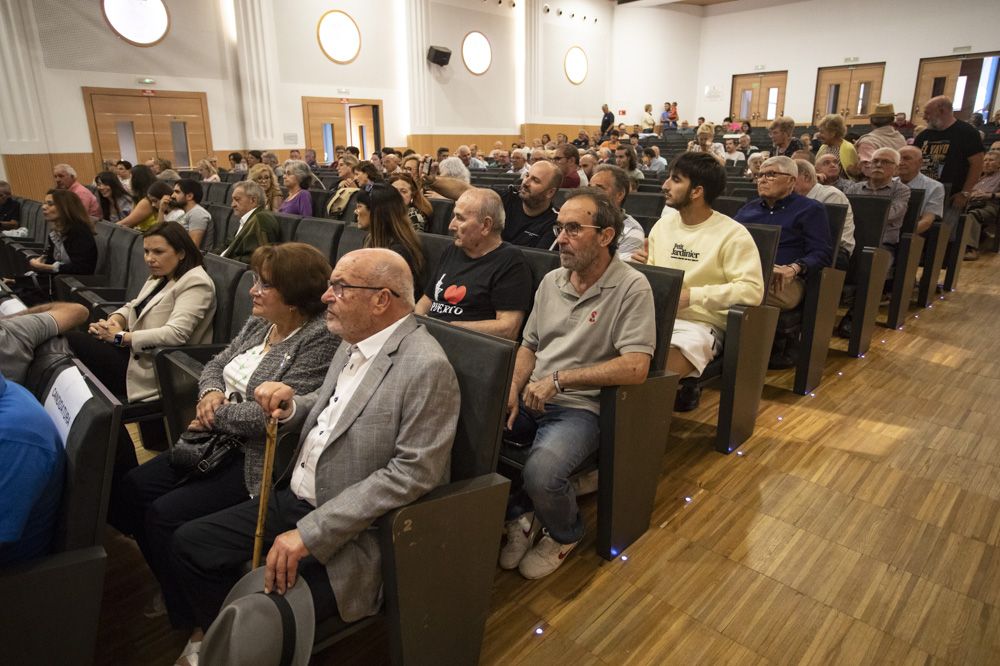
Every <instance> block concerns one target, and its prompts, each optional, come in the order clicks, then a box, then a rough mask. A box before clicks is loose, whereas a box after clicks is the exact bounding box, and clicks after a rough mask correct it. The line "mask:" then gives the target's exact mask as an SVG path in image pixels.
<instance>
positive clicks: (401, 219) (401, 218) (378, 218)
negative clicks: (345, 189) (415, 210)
mask: <svg viewBox="0 0 1000 666" xmlns="http://www.w3.org/2000/svg"><path fill="white" fill-rule="evenodd" d="M358 203H359V204H364V205H365V206H366V207H367V208H368V211H369V215H370V219H371V222H370V223H369V225H368V247H383V248H389V247H390V246H391V245H393V244H394V243H399V244H400V245H402V246H403V247H404V248H406V251H407V252H409V253H410V256H411V257H413V267H412V268H413V272H414V273H415V274H418V273H422V272H423V270H424V253H423V250H422V249H421V247H420V241H419V240H417V234H416V232H415V231H413V226H412V225H410V218H409V217H408V216H407V214H406V205H405V204H403V195H402V194H400V193H399V191H398V190H397V189H396V188H395V187H393V186H391V185H386V184H384V183H372V186H371V187H365V188H362V189H361V190H360V191H359V192H358Z"/></svg>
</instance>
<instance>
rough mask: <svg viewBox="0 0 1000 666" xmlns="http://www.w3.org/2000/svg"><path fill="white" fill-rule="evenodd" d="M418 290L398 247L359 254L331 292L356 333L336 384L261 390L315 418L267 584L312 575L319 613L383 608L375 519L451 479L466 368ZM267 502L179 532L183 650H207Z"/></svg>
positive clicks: (267, 538)
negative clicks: (455, 362) (434, 332)
mask: <svg viewBox="0 0 1000 666" xmlns="http://www.w3.org/2000/svg"><path fill="white" fill-rule="evenodd" d="M412 293H413V281H412V279H411V278H410V275H409V272H408V270H407V266H406V263H405V262H404V261H403V260H402V259H401V258H400V257H399V256H398V255H396V254H394V253H392V252H387V251H385V250H376V249H369V250H359V251H356V252H351V253H349V254H347V255H345V256H344V257H343V258H341V260H340V261H339V262H338V264H337V267H336V268H335V269H334V270H333V273H332V275H331V277H330V289H329V290H327V292H326V294H324V296H323V301H324V302H325V303H326V304H327V326H328V328H329V330H330V332H331V333H333V334H335V335H339V336H340V337H341V338H342V339H343V343H342V344H341V345H340V348H339V350H338V352H337V354H336V356H335V357H334V360H333V363H332V364H331V365H330V369H329V372H328V374H327V380H326V381H325V382H324V384H323V386H322V388H320V389H319V390H318V391H314V392H312V393H309V394H303V395H299V394H296V392H295V390H294V389H293V388H292V387H290V386H287V385H286V384H283V383H279V382H265V383H263V384H261V385H260V386H258V387H257V390H256V391H255V392H254V394H255V398H256V399H257V401H258V402H259V403H260V404H261V406H262V407H263V409H264V412H265V413H266V414H268V415H271V416H275V417H278V418H279V420H280V421H281V422H283V423H284V425H283V426H282V427H283V428H284V429H285V430H288V431H290V432H296V431H298V432H301V435H300V439H299V444H298V447H297V449H296V451H295V453H294V462H293V463H292V464H291V465H290V466H289V468H288V469H287V470H286V471H285V473H284V474H283V475H282V481H280V482H279V483H278V484H277V488H276V490H275V491H274V492H273V493H271V496H270V499H269V507H268V521H267V526H266V530H265V534H264V542H265V548H266V549H267V548H269V550H268V551H267V560H266V567H267V569H266V575H265V589H266V590H267V591H268V592H271V591H277V592H278V593H279V594H284V593H285V591H286V590H288V589H289V588H290V587H292V586H293V585H294V584H295V582H296V580H297V578H298V577H302V578H304V579H305V580H306V581H307V582H308V584H309V589H310V593H311V595H312V597H313V608H314V613H315V620H316V622H317V623H320V622H322V621H324V620H326V619H328V618H330V617H333V616H335V615H337V616H339V617H340V619H341V620H343V621H344V622H354V621H357V620H360V619H362V618H364V617H366V616H369V615H374V614H375V613H377V612H378V610H379V608H380V607H381V605H382V576H381V569H380V567H379V561H380V559H381V553H380V547H379V543H378V536H377V533H376V532H374V531H372V530H369V529H368V528H369V527H370V526H371V525H372V524H373V523H374V522H375V521H376V520H377V519H378V518H379V517H381V516H382V515H383V514H385V513H386V512H388V511H391V510H393V509H395V508H398V507H400V506H404V505H406V504H409V503H411V502H413V501H414V500H416V499H418V498H419V497H420V496H422V495H423V494H424V493H426V492H427V491H429V490H431V489H432V488H434V487H435V486H438V485H440V484H442V483H444V482H446V481H447V480H448V469H449V463H450V456H451V445H452V442H453V440H454V437H455V427H456V422H457V418H458V407H459V390H458V382H457V381H456V379H455V373H454V371H453V370H452V368H451V365H450V364H449V362H448V359H447V357H446V356H445V354H444V352H443V350H442V349H441V347H440V346H439V345H438V344H437V342H436V341H435V340H434V339H433V338H432V337H431V336H430V334H428V333H427V331H426V329H424V328H423V327H422V326H420V325H419V324H418V323H417V321H416V320H415V319H414V317H413V316H412V311H413V301H412V299H411V297H410V295H411V294H412ZM390 356H391V358H390ZM365 387H369V388H365ZM372 387H373V388H372ZM257 513H258V502H257V500H249V501H247V502H244V503H242V504H239V505H237V506H235V507H231V508H229V509H225V510H223V511H221V512H217V513H214V514H211V515H210V516H207V517H204V518H200V519H198V520H195V521H192V522H189V523H187V524H185V525H183V526H182V527H181V528H180V529H179V530H178V531H177V533H176V534H175V536H174V539H173V548H172V554H171V559H172V562H171V564H172V568H173V570H174V571H175V572H176V575H177V580H178V589H179V590H180V591H181V592H182V596H183V600H184V603H183V604H179V605H178V609H177V612H176V617H177V619H178V624H182V625H185V626H187V627H190V628H194V632H193V633H192V634H191V639H190V641H189V643H188V645H187V646H186V647H185V650H184V653H183V655H182V659H184V660H187V656H188V655H196V654H197V652H198V649H199V648H200V646H201V642H200V641H201V638H202V636H203V630H205V629H207V628H208V627H209V626H210V625H211V623H212V621H213V620H214V618H215V616H216V615H217V614H218V612H219V610H220V608H221V607H222V604H223V601H224V600H225V598H226V595H227V594H228V592H229V590H230V588H231V587H232V586H233V584H234V583H235V582H236V581H237V580H238V579H239V578H240V576H241V575H242V573H243V568H244V565H245V564H246V561H247V559H248V556H249V554H250V552H251V551H252V549H253V541H254V532H255V525H256V523H257ZM179 663H184V661H179ZM187 663H196V662H191V661H187Z"/></svg>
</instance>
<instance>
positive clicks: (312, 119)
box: [302, 97, 348, 164]
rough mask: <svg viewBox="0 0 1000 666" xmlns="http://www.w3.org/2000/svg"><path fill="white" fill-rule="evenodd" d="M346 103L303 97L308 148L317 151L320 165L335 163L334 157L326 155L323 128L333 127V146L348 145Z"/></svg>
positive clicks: (303, 113)
mask: <svg viewBox="0 0 1000 666" xmlns="http://www.w3.org/2000/svg"><path fill="white" fill-rule="evenodd" d="M344 107H345V105H344V102H342V101H340V100H337V99H329V98H324V97H303V98H302V115H303V123H304V126H305V131H306V148H312V149H313V150H315V151H316V160H317V161H318V162H320V163H324V164H325V163H328V162H332V161H333V155H328V154H326V151H325V150H324V142H323V126H324V125H332V129H333V142H332V143H333V145H337V144H342V145H343V144H346V143H347V142H348V140H347V136H348V134H347V113H346V110H345V108H344Z"/></svg>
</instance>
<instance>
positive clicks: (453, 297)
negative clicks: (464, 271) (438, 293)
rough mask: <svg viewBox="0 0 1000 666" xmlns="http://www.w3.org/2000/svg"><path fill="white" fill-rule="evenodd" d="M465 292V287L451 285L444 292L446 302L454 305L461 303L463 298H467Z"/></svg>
mask: <svg viewBox="0 0 1000 666" xmlns="http://www.w3.org/2000/svg"><path fill="white" fill-rule="evenodd" d="M465 291H466V289H465V285H462V286H459V287H456V286H455V285H451V286H450V287H448V288H447V289H445V290H444V300H446V301H448V302H449V303H451V304H452V305H456V304H458V303H460V302H461V301H462V299H463V298H465Z"/></svg>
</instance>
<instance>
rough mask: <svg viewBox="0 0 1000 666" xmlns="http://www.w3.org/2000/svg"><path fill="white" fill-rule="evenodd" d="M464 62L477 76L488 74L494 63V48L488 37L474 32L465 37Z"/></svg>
mask: <svg viewBox="0 0 1000 666" xmlns="http://www.w3.org/2000/svg"><path fill="white" fill-rule="evenodd" d="M462 62H464V63H465V68H466V69H467V70H469V71H470V72H472V73H473V74H475V75H476V76H479V75H480V74H485V73H486V70H488V69H489V68H490V64H491V63H492V62H493V48H492V47H491V46H490V40H489V39H487V38H486V35H484V34H483V33H481V32H476V31H473V32H470V33H469V34H467V35H466V36H465V39H463V40H462Z"/></svg>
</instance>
